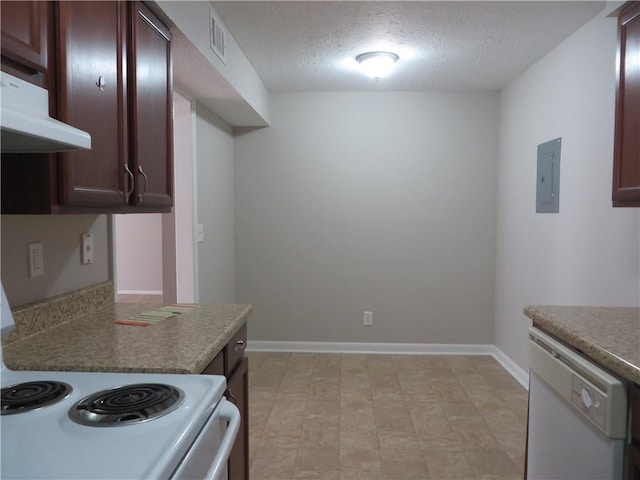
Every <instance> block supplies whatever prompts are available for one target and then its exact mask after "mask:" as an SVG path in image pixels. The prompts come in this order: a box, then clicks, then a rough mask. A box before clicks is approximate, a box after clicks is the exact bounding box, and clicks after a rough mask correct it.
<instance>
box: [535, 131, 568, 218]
mask: <svg viewBox="0 0 640 480" xmlns="http://www.w3.org/2000/svg"><path fill="white" fill-rule="evenodd" d="M561 142H562V139H561V138H556V139H554V140H550V141H548V142H546V143H541V144H540V145H538V169H537V173H536V213H558V212H559V211H560V145H561Z"/></svg>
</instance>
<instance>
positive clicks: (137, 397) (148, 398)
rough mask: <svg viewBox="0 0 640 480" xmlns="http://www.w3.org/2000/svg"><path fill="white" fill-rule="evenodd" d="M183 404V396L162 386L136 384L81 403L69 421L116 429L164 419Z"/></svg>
mask: <svg viewBox="0 0 640 480" xmlns="http://www.w3.org/2000/svg"><path fill="white" fill-rule="evenodd" d="M183 402H184V392H183V391H182V390H180V389H179V388H176V387H173V386H171V385H164V384H161V383H139V384H133V385H124V386H120V387H114V388H110V389H107V390H101V391H100V392H96V393H94V394H92V395H89V396H87V397H85V398H83V399H82V400H80V401H79V402H78V403H77V404H76V405H74V406H73V407H72V408H71V410H69V418H71V420H73V421H74V422H76V423H79V424H80V425H87V426H90V427H115V426H123V425H132V424H136V423H141V422H146V421H149V420H153V419H154V418H159V417H161V416H163V415H167V414H168V413H170V412H172V411H173V410H175V409H176V408H178V407H179V406H180V405H182V403H183Z"/></svg>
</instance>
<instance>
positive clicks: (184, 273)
mask: <svg viewBox="0 0 640 480" xmlns="http://www.w3.org/2000/svg"><path fill="white" fill-rule="evenodd" d="M173 107H174V122H173V125H174V127H173V128H174V133H173V135H174V137H173V145H174V155H173V158H174V164H173V182H174V192H173V207H172V209H171V212H170V213H164V214H160V213H151V214H132V215H112V231H113V242H112V245H113V257H112V258H113V279H114V285H115V290H116V301H118V302H134V303H165V304H168V303H197V302H198V284H197V274H198V270H197V249H196V243H195V234H194V228H195V224H196V218H197V217H196V213H197V212H196V208H197V203H196V200H195V199H196V187H195V185H196V183H195V181H194V179H195V175H196V171H195V165H196V164H195V159H194V151H195V150H194V148H193V145H194V132H195V129H194V108H193V104H192V102H191V101H190V100H189V99H187V98H186V97H185V96H183V95H181V94H180V93H178V92H175V91H174V93H173Z"/></svg>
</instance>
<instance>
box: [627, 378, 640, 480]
mask: <svg viewBox="0 0 640 480" xmlns="http://www.w3.org/2000/svg"><path fill="white" fill-rule="evenodd" d="M629 417H630V425H631V429H630V432H631V438H630V442H629V444H628V445H627V465H626V467H627V473H626V475H625V478H626V480H640V386H639V385H632V387H631V393H630V395H629Z"/></svg>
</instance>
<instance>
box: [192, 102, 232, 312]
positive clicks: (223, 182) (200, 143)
mask: <svg viewBox="0 0 640 480" xmlns="http://www.w3.org/2000/svg"><path fill="white" fill-rule="evenodd" d="M233 152H234V145H233V135H232V130H231V127H230V126H229V125H228V124H227V123H225V122H224V120H222V119H220V117H218V116H216V115H215V114H214V113H212V112H211V111H209V110H207V109H206V108H204V107H202V106H201V105H199V104H198V105H197V106H196V154H197V159H198V160H197V176H198V206H197V209H198V223H202V224H203V225H204V242H201V243H199V244H198V269H199V274H198V276H199V297H200V298H199V302H200V303H233V302H234V300H235V266H234V257H235V254H234V237H233V234H234V218H233V209H234V196H233V195H234V188H233Z"/></svg>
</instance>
